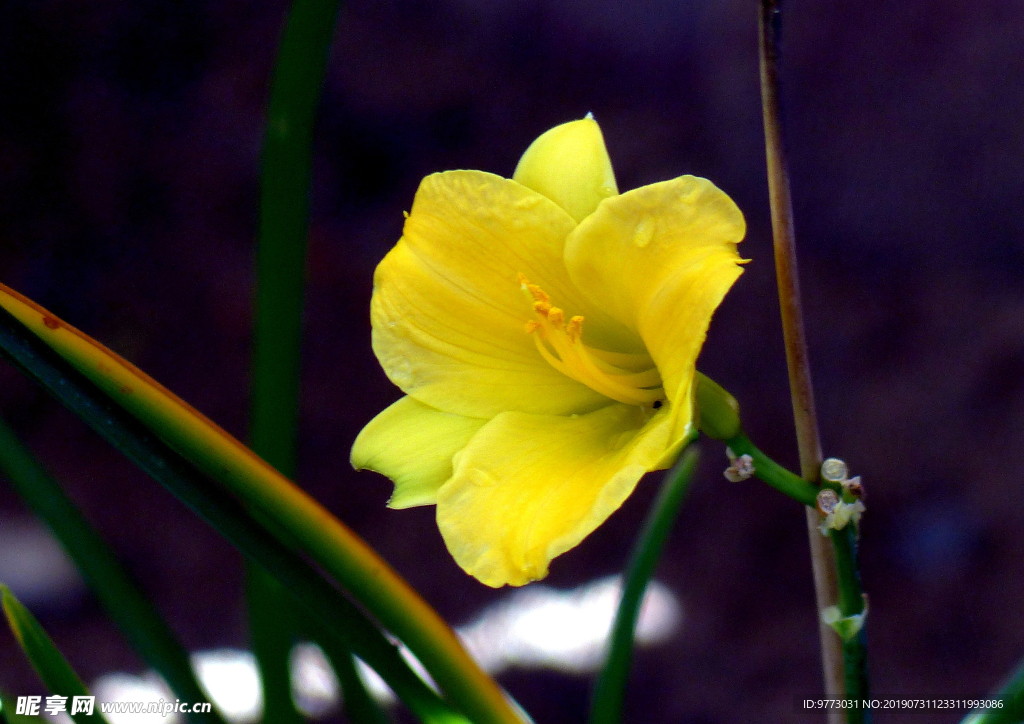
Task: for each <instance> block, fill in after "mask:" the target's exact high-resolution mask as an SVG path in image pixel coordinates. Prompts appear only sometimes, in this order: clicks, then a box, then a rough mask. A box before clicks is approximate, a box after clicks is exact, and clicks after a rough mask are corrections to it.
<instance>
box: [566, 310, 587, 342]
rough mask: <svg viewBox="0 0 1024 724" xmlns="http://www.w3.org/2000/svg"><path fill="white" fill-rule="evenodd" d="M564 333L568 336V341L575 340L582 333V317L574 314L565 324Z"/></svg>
mask: <svg viewBox="0 0 1024 724" xmlns="http://www.w3.org/2000/svg"><path fill="white" fill-rule="evenodd" d="M565 333H566V334H567V335H568V337H569V341H570V342H575V341H576V340H578V339H579V338H580V336H581V335H582V334H583V317H581V316H579V315H576V316H575V317H573V318H572V319H570V320H569V323H568V324H567V325H565Z"/></svg>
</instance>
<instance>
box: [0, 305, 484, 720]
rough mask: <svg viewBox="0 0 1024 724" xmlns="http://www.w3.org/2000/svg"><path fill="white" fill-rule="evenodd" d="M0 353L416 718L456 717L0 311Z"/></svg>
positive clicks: (391, 651) (394, 656)
mask: <svg viewBox="0 0 1024 724" xmlns="http://www.w3.org/2000/svg"><path fill="white" fill-rule="evenodd" d="M0 351H2V352H3V356H4V357H6V358H7V359H9V360H10V361H12V362H13V363H14V364H16V365H17V366H18V367H19V368H20V369H21V370H22V371H23V372H25V373H26V374H28V375H29V376H30V377H32V378H33V379H35V380H36V381H37V382H39V383H40V384H42V385H43V387H44V388H45V389H46V390H47V391H48V392H50V394H52V395H53V396H54V397H56V398H57V399H58V400H60V401H61V402H62V403H63V404H64V405H65V406H66V407H68V408H69V409H70V410H71V411H73V412H74V413H75V414H76V415H78V416H79V417H81V418H82V419H83V420H84V421H85V422H86V423H87V424H89V426H90V427H92V428H93V429H94V430H95V431H96V432H98V433H99V434H100V435H101V436H102V437H103V438H105V439H106V440H107V441H108V442H110V443H111V444H113V445H114V446H115V447H116V448H117V449H118V450H120V451H121V452H122V453H123V454H124V455H125V456H126V457H128V458H129V459H130V460H132V462H134V463H135V464H136V465H138V466H139V467H140V468H142V469H143V470H144V471H145V472H147V473H148V474H149V475H150V476H151V477H153V478H154V479H155V480H157V481H158V482H159V483H161V484H162V485H164V486H165V487H166V488H167V489H168V490H170V491H171V492H172V493H173V494H174V495H176V496H177V497H178V498H179V499H181V500H182V501H183V502H184V503H185V504H186V505H188V506H189V507H190V508H192V510H194V511H195V512H196V513H197V514H199V515H200V516H201V517H202V518H203V519H204V520H206V521H207V522H208V523H210V525H212V526H213V527H214V528H216V529H217V530H218V531H219V532H220V533H221V534H222V535H223V536H224V537H225V538H226V539H227V540H228V541H230V542H231V543H232V544H234V545H235V546H236V547H237V548H238V549H239V550H240V551H242V553H244V554H245V555H246V556H247V557H249V558H250V559H251V560H255V561H258V562H259V563H260V565H261V566H263V567H264V568H266V570H267V571H269V572H270V573H272V574H273V575H274V577H275V578H276V579H277V580H278V581H279V582H280V583H281V584H282V585H283V586H284V588H285V589H286V590H288V591H289V592H290V593H291V594H292V595H293V596H294V598H295V599H296V600H297V601H298V602H299V603H300V604H301V605H302V606H304V607H305V608H306V610H307V611H308V612H309V613H310V615H312V616H313V617H315V618H316V619H317V620H318V621H319V622H320V624H321V626H323V627H324V629H325V630H326V631H329V632H330V633H331V634H332V635H333V636H336V637H338V638H339V640H340V641H341V642H342V643H343V645H345V646H348V647H350V648H351V650H352V651H354V652H356V653H357V654H358V655H359V657H360V658H362V659H363V660H364V661H366V662H367V664H369V665H370V666H371V667H373V669H374V670H376V671H377V672H378V673H379V674H380V675H381V676H382V677H383V678H384V680H385V681H386V682H387V683H388V685H389V686H391V688H392V689H394V691H395V693H396V694H397V695H398V696H399V698H401V699H402V701H404V702H405V703H406V705H407V706H409V708H410V709H411V710H412V711H413V712H414V713H415V714H416V715H417V716H418V717H419V718H420V719H421V720H422V721H425V722H442V721H452V720H453V719H452V718H451V717H456V716H457V715H455V714H454V712H453V711H452V709H451V707H450V706H449V705H448V704H446V703H445V702H444V701H442V700H441V699H440V698H439V697H438V696H437V695H436V694H435V693H434V692H433V691H431V690H430V689H429V687H427V686H426V684H424V683H423V681H422V680H421V679H420V678H419V677H418V676H417V675H416V674H415V673H414V672H413V671H412V670H411V669H410V668H409V667H408V665H407V664H406V663H405V661H404V660H403V659H402V657H401V656H400V654H399V653H398V649H397V647H395V646H394V645H393V644H391V643H390V642H389V641H388V640H387V639H386V638H384V636H383V635H382V634H381V632H380V631H379V630H377V628H376V627H375V626H374V625H373V624H372V623H371V622H370V621H369V619H367V617H366V615H365V614H363V613H362V612H361V611H360V610H359V609H358V608H357V607H356V606H355V605H353V604H352V603H351V602H350V601H349V600H348V599H346V598H345V597H344V596H342V595H341V594H340V592H339V591H337V590H336V589H335V588H334V587H333V586H331V585H330V584H329V583H328V582H327V581H326V580H325V579H324V578H322V577H321V576H320V574H319V573H318V572H317V571H316V569H314V568H313V567H312V565H310V564H309V563H307V562H306V561H305V559H303V558H302V557H301V556H300V555H299V554H298V553H296V552H295V551H294V550H293V549H292V548H290V547H289V546H287V545H285V544H284V543H282V542H281V541H280V540H279V539H278V538H276V537H274V536H273V535H272V534H271V533H269V532H268V531H267V530H266V528H264V527H263V526H261V525H260V524H259V523H258V522H257V521H256V520H255V519H254V518H253V516H252V514H251V513H250V512H249V511H248V510H247V509H246V508H245V506H243V505H242V504H241V503H240V502H239V501H238V500H236V499H235V498H233V497H232V496H230V495H229V494H228V493H226V492H225V491H223V490H222V489H221V488H219V487H218V486H216V485H214V484H212V483H211V482H210V481H209V480H208V479H207V478H206V477H205V476H204V475H203V473H202V472H201V471H200V470H199V469H198V468H197V467H196V466H195V465H194V464H193V463H191V462H190V461H188V460H187V459H185V458H184V457H183V456H182V455H180V454H178V453H177V452H175V451H174V450H173V449H172V448H171V447H170V446H169V445H168V444H167V443H166V442H164V441H163V440H162V439H160V438H158V437H157V436H156V435H155V434H153V433H152V432H151V431H149V430H148V429H147V428H146V427H145V426H144V425H143V424H142V423H141V422H139V421H138V420H137V419H135V418H134V417H133V416H132V415H131V414H129V413H128V412H126V411H125V410H123V409H122V408H121V407H119V406H118V405H116V404H115V403H114V402H112V401H111V400H110V399H109V398H108V397H107V396H106V395H105V394H104V393H103V391H101V390H100V389H99V388H98V387H97V386H96V385H95V384H93V383H92V382H91V381H90V380H88V379H87V378H86V377H85V376H84V375H82V374H81V373H79V372H78V371H77V370H75V369H74V368H73V367H72V366H71V365H70V364H69V363H68V362H66V361H65V360H64V359H63V358H61V357H60V355H58V354H57V353H56V352H54V350H52V349H50V347H48V346H47V345H46V344H44V343H43V342H42V341H41V340H39V339H38V338H37V337H35V336H34V335H33V334H32V333H31V332H30V331H29V330H27V329H25V327H24V325H22V324H21V323H20V322H19V321H18V320H17V319H16V318H14V317H13V316H12V315H10V314H9V313H7V312H6V311H0ZM481 721H484V720H481Z"/></svg>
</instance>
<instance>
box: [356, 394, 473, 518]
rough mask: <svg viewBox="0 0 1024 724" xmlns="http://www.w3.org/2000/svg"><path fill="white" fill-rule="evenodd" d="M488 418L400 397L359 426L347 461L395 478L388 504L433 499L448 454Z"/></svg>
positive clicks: (447, 471)
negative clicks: (363, 425) (464, 415)
mask: <svg viewBox="0 0 1024 724" xmlns="http://www.w3.org/2000/svg"><path fill="white" fill-rule="evenodd" d="M486 422H487V420H479V419H476V418H473V417H463V416H461V415H452V414H450V413H447V412H441V411H440V410H435V409H434V408H433V407H428V406H427V405H424V404H423V403H420V402H417V401H416V400H414V399H413V398H411V397H403V398H402V399H400V400H399V401H398V402H396V403H394V404H393V405H391V406H390V407H388V408H387V409H386V410H384V411H383V412H382V413H380V414H379V415H377V416H376V417H375V418H373V419H372V420H370V422H369V424H367V425H366V427H364V428H363V430H362V432H360V433H359V435H358V436H357V437H356V441H355V442H354V443H353V444H352V457H351V460H352V467H354V468H355V469H356V470H373V471H375V472H378V473H381V474H382V475H387V476H388V477H389V478H391V481H392V482H393V483H394V484H395V492H394V493H393V494H392V495H391V500H389V501H388V505H389V506H390V507H392V508H411V507H413V506H415V505H433V504H434V503H435V502H437V489H438V488H440V487H441V484H442V483H444V482H445V481H446V480H448V478H450V477H451V475H452V456H453V455H454V454H455V453H457V452H458V451H459V450H461V449H462V448H464V447H465V446H466V443H468V442H469V440H470V438H471V437H473V435H475V434H476V431H477V430H479V429H480V428H481V427H483V426H484V424H485V423H486Z"/></svg>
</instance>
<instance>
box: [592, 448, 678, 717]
mask: <svg viewBox="0 0 1024 724" xmlns="http://www.w3.org/2000/svg"><path fill="white" fill-rule="evenodd" d="M697 458H698V453H697V449H696V448H693V447H691V448H690V449H689V450H687V451H686V452H685V453H683V455H682V457H680V458H679V460H677V461H676V464H675V465H674V466H672V469H671V470H670V471H669V472H668V473H667V474H666V476H665V482H664V483H663V484H662V486H661V491H660V492H659V493H658V498H657V500H655V501H654V505H652V506H651V512H650V513H648V515H647V520H646V521H644V527H643V529H642V530H641V531H640V535H639V536H638V537H637V541H636V545H635V547H634V548H633V554H632V556H631V557H630V560H629V565H628V566H627V567H626V575H625V580H624V581H623V585H622V599H621V600H620V601H619V608H618V611H617V612H616V614H615V623H614V624H613V625H612V632H611V638H610V642H609V643H610V646H609V648H608V656H607V658H606V659H605V664H604V668H603V669H602V671H601V675H600V676H599V677H598V680H597V684H596V685H595V687H594V699H593V702H592V704H591V707H590V724H618V722H619V721H621V719H622V701H623V696H624V694H625V689H626V679H627V678H628V676H629V668H630V660H631V658H632V654H633V636H634V633H635V631H636V621H637V617H638V616H639V614H640V604H641V603H642V602H643V597H644V591H645V590H646V589H647V583H648V581H650V580H651V576H652V575H654V569H655V567H656V566H657V564H658V559H659V558H660V557H661V552H662V550H663V549H664V547H665V540H666V539H667V538H668V534H669V531H670V530H671V529H672V524H673V523H675V520H676V517H677V516H678V515H679V508H680V506H681V505H682V504H683V500H684V498H685V497H686V493H687V492H688V491H689V489H690V481H691V480H692V479H693V471H694V470H695V469H696V467H697Z"/></svg>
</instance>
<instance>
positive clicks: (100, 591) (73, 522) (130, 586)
mask: <svg viewBox="0 0 1024 724" xmlns="http://www.w3.org/2000/svg"><path fill="white" fill-rule="evenodd" d="M0 470H2V471H3V472H4V473H5V474H6V476H7V477H8V479H9V480H10V482H11V485H12V486H13V487H14V489H15V490H16V491H17V492H18V494H19V495H20V496H21V498H22V500H24V501H25V502H26V503H27V504H28V506H29V507H30V508H31V509H32V512H34V513H35V514H36V515H37V516H39V517H40V518H41V519H42V520H43V521H45V522H46V524H47V525H48V526H49V527H50V530H52V531H53V534H54V536H56V538H57V540H58V541H60V544H61V545H62V546H63V547H64V550H65V551H67V553H68V555H69V556H70V557H71V560H73V561H74V562H75V565H76V566H77V567H78V570H79V571H80V572H81V574H82V577H83V578H84V579H85V581H86V583H88V584H89V588H90V589H92V591H93V593H94V594H95V595H96V597H97V598H98V599H99V601H100V603H101V604H102V605H103V608H104V609H105V610H106V611H107V613H108V615H109V616H110V618H111V619H112V620H113V621H114V623H115V624H117V626H118V628H120V630H121V632H122V633H123V634H124V635H125V637H126V638H127V639H128V642H129V643H130V644H131V646H132V648H133V649H135V651H136V653H138V654H139V656H141V657H142V658H143V659H144V660H145V661H146V663H148V664H149V665H150V666H152V667H153V668H154V669H155V670H156V671H158V672H159V673H160V675H161V676H163V677H164V679H165V680H166V681H167V684H168V685H169V686H170V687H171V689H172V690H173V691H174V693H175V694H176V695H177V696H178V697H179V698H181V699H182V700H183V701H190V702H198V701H205V700H206V699H207V695H206V694H205V693H204V692H203V689H202V687H201V686H200V685H199V682H198V681H197V680H196V678H195V673H194V672H193V670H192V665H191V663H190V662H189V656H188V653H187V652H186V651H185V649H184V648H183V647H182V646H181V644H180V643H179V642H178V639H177V637H176V636H175V635H174V632H173V631H172V630H171V628H170V626H168V625H167V623H166V622H165V621H164V620H163V618H161V616H160V614H159V613H158V612H157V610H156V608H155V607H154V606H153V604H152V603H150V601H149V599H148V598H146V596H145V595H144V594H143V593H142V591H140V590H139V588H138V586H137V585H136V584H135V582H134V581H133V580H132V578H131V576H129V575H128V572H127V571H126V570H125V569H124V567H123V566H122V565H121V563H120V562H119V561H118V559H117V557H116V556H115V555H114V552H113V551H112V550H111V549H110V547H109V546H108V545H107V544H106V542H105V541H104V540H103V539H102V538H101V537H100V535H99V534H98V533H97V532H96V530H95V529H94V528H93V527H92V526H91V525H90V524H89V522H88V521H87V520H86V519H85V516H84V515H83V514H82V513H81V512H80V511H79V510H78V508H77V507H76V506H75V504H74V503H73V502H72V501H71V499H70V498H69V497H68V496H67V495H66V494H65V493H64V490H63V489H62V488H61V486H60V484H58V483H57V481H56V480H54V479H53V477H51V476H50V475H49V473H47V472H46V470H45V468H43V466H42V464H41V463H40V462H39V460H37V459H36V457H35V456H34V455H33V454H32V453H31V451H29V450H28V448H26V447H25V446H24V445H23V444H22V442H21V440H19V439H18V437H17V436H16V435H15V434H14V432H13V431H12V430H11V429H10V428H9V427H8V426H7V424H6V423H5V422H4V421H3V420H0ZM189 717H190V719H191V720H192V721H194V722H211V723H217V722H219V723H221V724H223V719H221V718H220V716H219V715H218V714H216V713H207V714H190V715H189Z"/></svg>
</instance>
